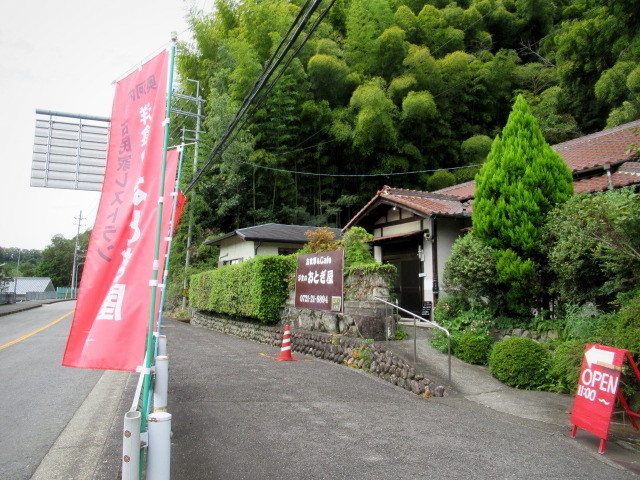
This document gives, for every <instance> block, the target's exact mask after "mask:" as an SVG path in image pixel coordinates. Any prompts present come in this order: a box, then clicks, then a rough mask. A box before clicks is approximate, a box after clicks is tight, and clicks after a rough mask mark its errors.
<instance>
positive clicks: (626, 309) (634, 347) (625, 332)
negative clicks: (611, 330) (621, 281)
mask: <svg viewBox="0 0 640 480" xmlns="http://www.w3.org/2000/svg"><path fill="white" fill-rule="evenodd" d="M615 339H616V341H615V346H616V347H618V348H624V349H626V350H629V352H631V354H633V355H635V356H637V355H639V354H640V296H636V297H635V298H632V299H631V300H630V301H628V302H627V303H626V304H624V305H623V306H622V308H621V309H620V311H619V312H618V315H617V318H616V320H615Z"/></svg>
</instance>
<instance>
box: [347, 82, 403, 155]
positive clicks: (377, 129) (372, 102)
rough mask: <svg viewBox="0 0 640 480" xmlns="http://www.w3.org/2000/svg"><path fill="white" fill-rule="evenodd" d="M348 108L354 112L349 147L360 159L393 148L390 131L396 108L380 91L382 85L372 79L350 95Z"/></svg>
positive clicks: (394, 135)
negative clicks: (354, 148)
mask: <svg viewBox="0 0 640 480" xmlns="http://www.w3.org/2000/svg"><path fill="white" fill-rule="evenodd" d="M350 105H351V107H352V108H353V109H354V110H355V111H357V116H356V120H355V126H354V129H353V146H354V147H356V148H357V149H359V150H360V152H362V154H363V155H365V156H366V155H370V154H371V153H373V152H374V151H375V150H386V149H388V148H389V147H393V146H395V144H396V141H397V138H398V134H397V131H396V129H395V127H394V123H395V122H394V116H395V114H396V107H395V105H394V104H393V102H392V101H391V100H390V99H389V97H387V95H386V93H385V92H384V90H383V89H382V82H379V81H378V80H376V79H374V80H372V81H370V82H368V83H366V84H365V85H362V86H360V87H358V88H357V89H356V91H355V92H353V96H352V97H351V102H350Z"/></svg>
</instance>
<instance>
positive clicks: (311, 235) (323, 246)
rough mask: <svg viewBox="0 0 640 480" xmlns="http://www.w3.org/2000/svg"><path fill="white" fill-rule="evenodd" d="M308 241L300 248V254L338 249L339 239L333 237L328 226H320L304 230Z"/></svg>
mask: <svg viewBox="0 0 640 480" xmlns="http://www.w3.org/2000/svg"><path fill="white" fill-rule="evenodd" d="M304 234H305V236H306V237H307V238H308V239H309V241H308V242H307V243H306V244H305V245H304V247H302V248H301V249H300V253H301V254H306V253H318V252H331V251H334V250H339V249H340V247H341V245H340V241H339V240H336V239H335V234H334V233H333V232H332V231H331V230H329V227H320V228H316V229H313V230H307V231H306V232H304Z"/></svg>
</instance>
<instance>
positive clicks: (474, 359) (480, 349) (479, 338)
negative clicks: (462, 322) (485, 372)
mask: <svg viewBox="0 0 640 480" xmlns="http://www.w3.org/2000/svg"><path fill="white" fill-rule="evenodd" d="M492 344H493V340H492V339H491V337H489V336H487V335H478V334H476V333H464V334H462V335H461V336H460V338H459V339H458V341H457V343H456V348H455V351H454V352H455V355H456V357H458V358H459V359H460V360H462V361H463V362H467V363H473V364H476V365H486V364H487V360H488V358H489V352H490V351H491V345H492Z"/></svg>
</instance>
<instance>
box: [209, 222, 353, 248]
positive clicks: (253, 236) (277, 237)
mask: <svg viewBox="0 0 640 480" xmlns="http://www.w3.org/2000/svg"><path fill="white" fill-rule="evenodd" d="M317 228H319V227H313V226H304V225H283V224H280V223H267V224H264V225H256V226H253V227H245V228H239V229H238V230H234V231H233V232H230V233H227V234H225V235H221V236H219V237H216V238H212V239H210V240H207V241H206V242H204V243H205V245H220V243H221V242H222V241H223V240H226V239H228V238H231V237H234V236H238V237H240V238H241V239H242V240H246V241H258V242H279V243H307V241H308V238H307V236H306V235H305V234H304V232H306V231H308V230H315V229H317ZM329 230H331V231H332V232H333V233H334V235H335V237H336V239H340V238H342V232H341V231H340V229H339V228H330V229H329Z"/></svg>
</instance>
